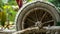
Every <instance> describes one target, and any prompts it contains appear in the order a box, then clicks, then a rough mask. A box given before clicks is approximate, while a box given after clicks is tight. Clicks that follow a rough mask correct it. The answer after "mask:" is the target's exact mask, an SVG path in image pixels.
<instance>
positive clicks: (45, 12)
mask: <svg viewBox="0 0 60 34" xmlns="http://www.w3.org/2000/svg"><path fill="white" fill-rule="evenodd" d="M46 14H47V12H45V13H44V14H43V16H42V18H41V21H42V20H43V19H44V17H45V15H46Z"/></svg>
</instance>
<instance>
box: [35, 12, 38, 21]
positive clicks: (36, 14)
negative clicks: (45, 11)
mask: <svg viewBox="0 0 60 34" xmlns="http://www.w3.org/2000/svg"><path fill="white" fill-rule="evenodd" d="M35 15H36V20H37V21H38V17H37V13H36V11H35Z"/></svg>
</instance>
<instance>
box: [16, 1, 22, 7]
mask: <svg viewBox="0 0 60 34" xmlns="http://www.w3.org/2000/svg"><path fill="white" fill-rule="evenodd" d="M16 2H17V4H18V6H19V8H21V7H22V4H23V3H22V0H16Z"/></svg>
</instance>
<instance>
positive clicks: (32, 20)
mask: <svg viewBox="0 0 60 34" xmlns="http://www.w3.org/2000/svg"><path fill="white" fill-rule="evenodd" d="M27 20H29V21H30V22H33V23H35V21H33V20H31V19H29V18H27Z"/></svg>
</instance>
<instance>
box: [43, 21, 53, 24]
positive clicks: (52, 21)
mask: <svg viewBox="0 0 60 34" xmlns="http://www.w3.org/2000/svg"><path fill="white" fill-rule="evenodd" d="M53 21H54V20H50V21H47V22H44V23H43V24H46V23H50V22H53Z"/></svg>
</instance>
